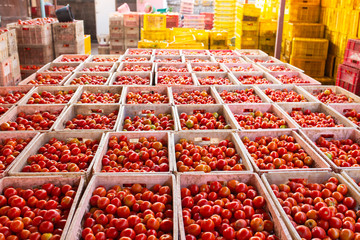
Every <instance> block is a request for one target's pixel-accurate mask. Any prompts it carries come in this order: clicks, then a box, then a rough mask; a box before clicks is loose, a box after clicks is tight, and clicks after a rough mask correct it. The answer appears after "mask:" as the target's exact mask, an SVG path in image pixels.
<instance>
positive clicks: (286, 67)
mask: <svg viewBox="0 0 360 240" xmlns="http://www.w3.org/2000/svg"><path fill="white" fill-rule="evenodd" d="M257 65H258V66H260V67H261V68H262V69H263V70H265V71H267V72H304V71H303V70H302V69H300V68H297V67H295V66H293V65H291V64H288V63H258V64H257ZM274 67H283V69H279V70H277V69H276V70H275V69H274Z"/></svg>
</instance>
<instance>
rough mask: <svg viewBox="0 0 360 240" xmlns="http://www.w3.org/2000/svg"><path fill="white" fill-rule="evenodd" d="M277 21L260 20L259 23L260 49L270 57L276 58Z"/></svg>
mask: <svg viewBox="0 0 360 240" xmlns="http://www.w3.org/2000/svg"><path fill="white" fill-rule="evenodd" d="M276 30H277V21H276V20H273V19H260V22H259V49H260V50H262V51H264V52H266V53H267V54H268V55H270V56H274V53H275V42H276Z"/></svg>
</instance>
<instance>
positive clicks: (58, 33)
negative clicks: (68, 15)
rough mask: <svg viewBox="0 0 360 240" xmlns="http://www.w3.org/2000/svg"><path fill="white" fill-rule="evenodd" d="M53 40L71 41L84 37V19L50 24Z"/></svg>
mask: <svg viewBox="0 0 360 240" xmlns="http://www.w3.org/2000/svg"><path fill="white" fill-rule="evenodd" d="M52 27H53V33H54V41H55V43H57V42H71V41H75V42H76V41H80V40H81V39H83V38H84V21H83V20H76V21H74V22H61V23H60V22H57V23H53V24H52Z"/></svg>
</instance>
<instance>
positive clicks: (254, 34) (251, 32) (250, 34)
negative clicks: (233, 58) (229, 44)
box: [236, 31, 259, 37]
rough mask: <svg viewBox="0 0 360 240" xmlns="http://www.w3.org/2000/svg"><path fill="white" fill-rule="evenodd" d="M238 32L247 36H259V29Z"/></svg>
mask: <svg viewBox="0 0 360 240" xmlns="http://www.w3.org/2000/svg"><path fill="white" fill-rule="evenodd" d="M236 34H239V35H240V36H245V37H257V36H259V33H258V31H236Z"/></svg>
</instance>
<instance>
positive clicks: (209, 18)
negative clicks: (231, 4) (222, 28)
mask: <svg viewBox="0 0 360 240" xmlns="http://www.w3.org/2000/svg"><path fill="white" fill-rule="evenodd" d="M200 15H204V16H205V29H206V30H211V29H212V28H213V26H214V13H209V12H202V13H200Z"/></svg>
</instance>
